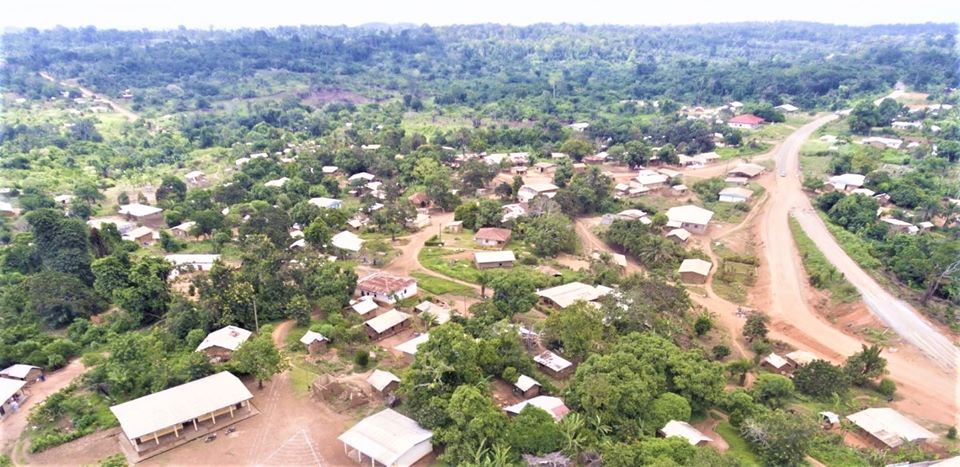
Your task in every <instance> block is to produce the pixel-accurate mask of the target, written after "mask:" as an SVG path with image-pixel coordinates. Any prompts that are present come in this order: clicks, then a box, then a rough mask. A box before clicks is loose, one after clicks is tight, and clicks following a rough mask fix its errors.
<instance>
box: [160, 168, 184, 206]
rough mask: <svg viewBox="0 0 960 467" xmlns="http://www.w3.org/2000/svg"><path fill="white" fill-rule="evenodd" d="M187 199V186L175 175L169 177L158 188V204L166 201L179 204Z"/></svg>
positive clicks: (164, 178)
mask: <svg viewBox="0 0 960 467" xmlns="http://www.w3.org/2000/svg"><path fill="white" fill-rule="evenodd" d="M186 197H187V184H186V183H184V182H183V180H180V179H179V178H177V177H175V176H173V175H167V176H165V177H163V180H161V181H160V186H159V187H157V202H158V203H163V202H165V201H169V202H173V203H179V202H182V201H183V200H185V199H186Z"/></svg>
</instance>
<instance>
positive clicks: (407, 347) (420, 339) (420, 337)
mask: <svg viewBox="0 0 960 467" xmlns="http://www.w3.org/2000/svg"><path fill="white" fill-rule="evenodd" d="M428 340H430V333H429V332H425V333H423V334H417V335H415V336H414V337H413V338H411V339H410V340H408V341H406V342H401V343H399V344H397V345H395V346H393V348H394V349H395V350H398V351H400V352H403V353H405V354H407V355H410V356H413V355H416V354H417V347H420V346H421V345H422V344H424V343H425V342H427V341H428Z"/></svg>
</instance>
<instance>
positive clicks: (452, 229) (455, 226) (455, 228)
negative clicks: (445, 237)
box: [443, 221, 463, 234]
mask: <svg viewBox="0 0 960 467" xmlns="http://www.w3.org/2000/svg"><path fill="white" fill-rule="evenodd" d="M443 231H444V232H446V233H452V234H458V233H460V232H462V231H463V221H452V222H447V223H446V224H444V225H443Z"/></svg>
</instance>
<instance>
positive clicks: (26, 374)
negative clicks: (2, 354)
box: [0, 363, 43, 386]
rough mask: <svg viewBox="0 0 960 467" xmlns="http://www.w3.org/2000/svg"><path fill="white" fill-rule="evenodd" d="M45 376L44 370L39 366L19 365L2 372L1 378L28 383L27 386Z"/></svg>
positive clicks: (0, 373) (0, 372) (0, 371)
mask: <svg viewBox="0 0 960 467" xmlns="http://www.w3.org/2000/svg"><path fill="white" fill-rule="evenodd" d="M42 374H43V369H42V368H40V367H38V366H33V365H24V364H22V363H17V364H14V365H10V366H8V367H6V368H4V369H3V370H0V378H8V379H15V380H18V381H23V382H25V383H27V386H29V385H31V384H33V383H35V382H37V378H39V377H40V375H42Z"/></svg>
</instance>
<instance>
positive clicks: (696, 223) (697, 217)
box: [667, 204, 713, 234]
mask: <svg viewBox="0 0 960 467" xmlns="http://www.w3.org/2000/svg"><path fill="white" fill-rule="evenodd" d="M712 218H713V211H711V210H709V209H704V208H701V207H699V206H694V205H692V204H688V205H685V206H675V207H672V208H670V209H668V210H667V219H669V220H670V221H671V222H675V223H676V224H675V225H676V227H675V228H683V229H686V230H687V231H688V232H690V233H695V234H704V233H706V232H707V227H709V225H710V219H712Z"/></svg>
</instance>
